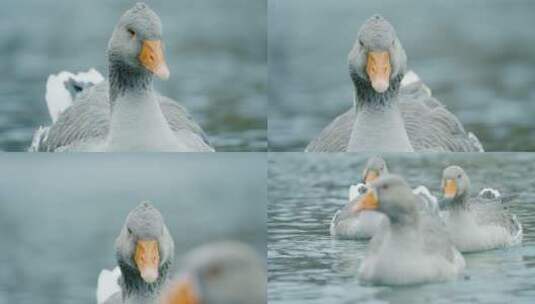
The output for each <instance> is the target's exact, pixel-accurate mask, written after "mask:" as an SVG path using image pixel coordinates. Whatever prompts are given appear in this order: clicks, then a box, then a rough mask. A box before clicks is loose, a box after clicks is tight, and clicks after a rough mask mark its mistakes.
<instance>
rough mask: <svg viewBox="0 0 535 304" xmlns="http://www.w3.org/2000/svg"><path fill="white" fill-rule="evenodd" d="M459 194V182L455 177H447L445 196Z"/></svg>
mask: <svg viewBox="0 0 535 304" xmlns="http://www.w3.org/2000/svg"><path fill="white" fill-rule="evenodd" d="M456 194H457V183H456V182H455V180H453V179H447V180H446V182H445V184H444V197H445V198H454V197H455V195H456Z"/></svg>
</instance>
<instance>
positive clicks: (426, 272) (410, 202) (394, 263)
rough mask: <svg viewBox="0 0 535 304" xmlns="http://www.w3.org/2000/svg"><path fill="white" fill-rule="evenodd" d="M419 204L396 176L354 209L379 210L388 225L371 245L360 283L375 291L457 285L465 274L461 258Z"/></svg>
mask: <svg viewBox="0 0 535 304" xmlns="http://www.w3.org/2000/svg"><path fill="white" fill-rule="evenodd" d="M417 205H418V198H417V196H416V195H414V194H413V192H412V190H411V188H410V187H409V185H408V184H407V183H406V182H405V181H404V180H403V178H401V177H400V176H397V175H386V176H382V177H380V178H379V179H378V180H377V181H375V182H373V183H372V184H371V185H370V190H369V191H368V192H366V194H364V195H363V196H362V197H361V198H360V199H359V202H358V204H357V205H356V206H355V207H354V208H353V212H355V213H358V212H360V211H362V210H377V211H378V212H381V213H383V214H384V215H385V216H386V218H387V220H386V221H384V222H383V224H382V225H381V228H380V229H379V231H377V233H376V234H375V235H374V237H373V238H372V239H371V241H370V243H369V246H368V253H367V255H366V256H365V257H364V259H363V261H362V263H361V265H360V267H359V280H360V281H361V282H362V283H363V284H373V285H413V284H423V283H431V282H440V281H448V280H454V279H456V278H457V277H458V276H460V275H461V274H462V273H463V271H464V268H465V261H464V258H463V256H462V255H461V254H460V252H459V251H458V250H457V249H456V248H455V246H454V245H453V243H452V242H451V240H449V238H448V234H447V233H446V231H445V229H444V227H443V225H442V224H441V222H440V221H438V220H437V219H436V218H435V216H432V215H430V214H426V213H423V212H418V207H417Z"/></svg>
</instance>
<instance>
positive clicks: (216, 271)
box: [206, 265, 223, 279]
mask: <svg viewBox="0 0 535 304" xmlns="http://www.w3.org/2000/svg"><path fill="white" fill-rule="evenodd" d="M222 271H223V269H222V267H221V266H220V265H213V266H211V267H210V268H208V269H207V271H206V277H207V279H211V278H215V277H218V276H219V275H220V274H221V272H222Z"/></svg>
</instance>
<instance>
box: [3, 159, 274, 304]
mask: <svg viewBox="0 0 535 304" xmlns="http://www.w3.org/2000/svg"><path fill="white" fill-rule="evenodd" d="M186 154H187V155H186ZM186 154H180V155H179V154H151V155H148V154H147V155H140V154H119V155H112V154H94V155H93V156H92V157H90V158H88V157H85V156H84V155H81V154H77V155H73V154H68V155H67V154H65V155H63V157H60V158H58V157H53V155H45V154H39V155H37V154H32V155H31V156H32V157H29V154H23V153H16V154H15V153H13V154H4V155H3V156H0V167H1V168H2V170H1V172H0V240H1V242H2V243H1V245H0V249H1V254H0V269H1V271H0V304H14V303H17V304H30V303H42V304H72V303H96V298H95V292H96V287H97V278H98V275H99V273H100V271H101V270H102V269H103V268H108V269H111V268H113V267H115V266H116V259H115V239H116V237H117V236H118V234H119V232H120V230H121V228H122V226H123V224H124V221H125V219H126V216H127V214H128V213H129V212H130V211H131V210H132V209H133V208H135V207H136V206H137V205H138V204H139V203H140V202H141V201H143V200H150V201H152V203H153V204H154V206H155V207H156V208H158V209H159V210H160V212H161V213H162V215H163V217H164V219H165V221H166V224H167V227H168V228H169V230H170V232H171V235H172V236H173V239H174V241H175V256H176V259H177V264H178V262H179V261H180V257H181V256H183V255H184V254H185V253H186V252H188V251H189V250H191V249H193V248H194V247H196V246H198V245H201V244H204V243H206V242H210V241H217V240H239V241H242V242H245V243H247V244H249V245H251V246H253V248H255V249H256V251H257V252H258V253H259V254H260V256H262V257H264V258H265V255H266V227H265V222H266V209H265V208H266V207H265V206H266V195H267V194H266V156H265V155H263V154H258V153H247V154H244V153H239V154H233V153H223V154H217V155H216V154H214V155H207V154H202V153H197V154H189V153H186Z"/></svg>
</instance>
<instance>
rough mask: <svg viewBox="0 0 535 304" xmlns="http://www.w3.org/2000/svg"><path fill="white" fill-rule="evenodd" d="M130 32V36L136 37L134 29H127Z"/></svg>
mask: <svg viewBox="0 0 535 304" xmlns="http://www.w3.org/2000/svg"><path fill="white" fill-rule="evenodd" d="M127 31H128V34H130V36H132V37H134V36H135V35H136V32H134V30H132V29H127Z"/></svg>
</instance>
